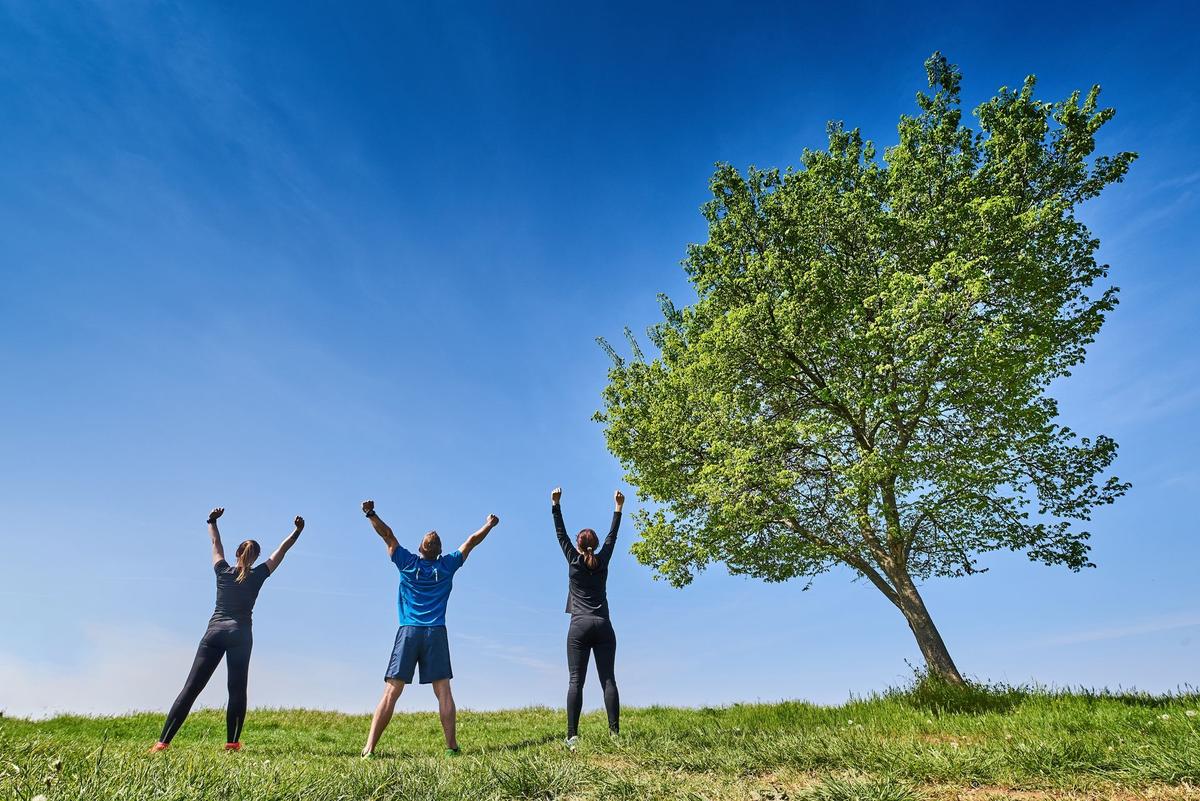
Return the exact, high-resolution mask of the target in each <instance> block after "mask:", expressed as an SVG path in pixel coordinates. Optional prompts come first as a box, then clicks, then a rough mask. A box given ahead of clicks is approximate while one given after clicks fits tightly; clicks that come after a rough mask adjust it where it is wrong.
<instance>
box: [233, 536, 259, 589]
mask: <svg viewBox="0 0 1200 801" xmlns="http://www.w3.org/2000/svg"><path fill="white" fill-rule="evenodd" d="M258 553H259V548H258V543H257V542H255V541H254V540H246V541H245V542H243V543H242V544H241V545H239V546H238V549H237V582H238V583H239V584H241V583H242V582H243V581H245V580H246V577H247V576H249V575H250V567H251V565H253V564H254V560H255V559H257V558H258Z"/></svg>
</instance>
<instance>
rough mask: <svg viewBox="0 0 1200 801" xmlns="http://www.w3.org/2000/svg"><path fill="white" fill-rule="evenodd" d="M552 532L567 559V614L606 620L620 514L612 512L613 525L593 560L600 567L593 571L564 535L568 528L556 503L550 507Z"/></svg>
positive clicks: (573, 544)
mask: <svg viewBox="0 0 1200 801" xmlns="http://www.w3.org/2000/svg"><path fill="white" fill-rule="evenodd" d="M553 512H554V532H555V533H556V534H558V544H559V545H560V546H562V552H563V556H565V557H566V558H567V565H569V567H568V571H567V572H568V576H569V577H570V589H569V590H568V591H567V609H566V611H567V614H570V615H590V616H592V617H603V618H607V617H608V589H607V587H608V562H609V560H610V559H612V554H613V549H614V548H616V545H617V529H618V528H620V527H621V513H620V512H613V517H612V526H611V527H610V528H609V529H608V536H607V537H605V538H604V543H603V544H602V545H601V546H600V550H598V551H596V559H597V560H598V561H599V563H600V565H599V567H597V568H596V569H595V570H590V569H588V566H587V563H586V562H584V560H583V554H581V553H580V552H579V551H578V550H577V549H576V548H575V543H573V542H571V538H570V537H568V536H567V526H566V524H565V523H563V516H562V509H560V508H559V506H558V504H554V506H553Z"/></svg>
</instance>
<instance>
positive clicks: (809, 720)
mask: <svg viewBox="0 0 1200 801" xmlns="http://www.w3.org/2000/svg"><path fill="white" fill-rule="evenodd" d="M160 724H161V717H160V715H158V714H141V715H129V716H123V717H113V718H80V717H60V718H55V719H53V720H46V721H38V722H34V721H26V720H20V719H0V801H7V800H8V799H22V800H26V799H33V798H36V797H37V796H39V795H41V796H45V797H46V798H47V799H48V800H49V801H55V800H56V799H81V800H82V799H88V800H89V801H91V800H92V799H199V798H205V799H210V798H211V799H284V798H288V799H312V801H334V800H335V799H389V800H390V799H395V800H396V801H399V800H400V799H405V800H406V801H407V800H408V799H414V800H419V799H442V798H445V799H459V798H464V799H550V798H563V799H591V798H594V799H645V798H663V799H666V798H671V799H674V798H685V799H718V798H720V799H725V798H730V799H760V800H761V799H812V800H813V801H834V800H835V799H864V801H865V800H866V799H871V800H872V801H893V800H895V801H909V800H911V799H952V798H964V799H977V800H978V801H984V800H985V799H990V798H995V799H1001V798H1019V799H1043V798H1109V799H1130V798H1156V799H1200V696H1198V695H1196V694H1189V695H1176V696H1170V697H1152V696H1143V695H1133V694H1130V695H1117V694H1108V693H1100V694H1092V693H1045V692H1037V691H1028V690H1019V689H999V690H997V689H991V690H981V689H971V690H966V691H963V690H950V689H948V688H943V687H938V686H935V685H931V684H928V683H926V684H918V685H916V686H915V687H913V688H910V689H908V690H904V691H896V692H891V693H887V694H884V695H882V696H878V697H873V698H869V699H864V700H856V701H851V702H850V703H847V704H845V705H843V706H839V707H817V706H812V705H809V704H803V703H784V704H773V705H738V706H732V707H726V708H719V709H668V708H655V707H651V708H643V709H629V710H625V711H624V713H623V715H622V730H623V731H622V736H621V738H620V739H619V740H617V741H611V740H610V739H609V737H608V736H607V731H606V726H605V724H604V722H603V720H602V718H601V717H600V716H598V715H589V716H586V717H585V720H584V723H583V726H582V727H581V729H582V731H581V733H582V735H583V738H582V744H581V747H580V748H579V750H578V751H576V752H574V753H571V752H568V751H567V750H566V749H565V748H564V747H563V745H562V730H563V714H562V712H561V711H555V710H550V709H524V710H517V711H510V712H487V713H476V712H469V711H460V714H459V730H460V741H461V744H462V746H463V755H462V756H460V757H446V756H444V755H443V753H442V744H441V737H440V730H439V727H438V723H437V719H436V716H435V715H433V714H429V713H425V714H398V715H397V716H396V718H395V720H394V722H393V723H392V726H391V728H390V729H389V730H388V732H387V734H386V735H385V736H384V740H383V742H382V744H381V747H380V757H381V758H380V759H378V760H376V761H373V762H364V761H362V760H360V759H359V758H358V751H359V749H360V748H361V746H362V741H363V738H364V736H365V733H366V729H367V718H366V717H365V716H353V715H341V714H333V713H325V712H310V711H300V710H277V711H263V710H258V711H254V712H252V713H251V715H250V718H249V720H248V721H247V725H246V731H245V736H244V738H243V740H244V742H245V749H244V750H243V751H242V752H240V753H225V752H223V751H222V750H221V746H222V744H223V742H224V717H223V715H222V713H220V712H212V711H209V712H200V713H197V714H194V715H193V716H192V717H191V718H190V719H189V720H188V722H187V724H186V725H185V726H184V728H183V730H182V732H181V733H180V734H179V736H178V737H177V738H176V740H175V744H174V745H173V746H172V748H171V750H169V751H167V752H165V753H163V754H156V755H149V754H147V753H146V749H147V748H148V747H149V746H150V745H151V744H152V743H153V741H154V739H155V736H156V735H157V732H158V727H159V726H160Z"/></svg>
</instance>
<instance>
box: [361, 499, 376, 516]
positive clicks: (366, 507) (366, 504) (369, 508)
mask: <svg viewBox="0 0 1200 801" xmlns="http://www.w3.org/2000/svg"><path fill="white" fill-rule="evenodd" d="M374 511H375V501H363V514H364V515H365V514H370V513H371V512H374Z"/></svg>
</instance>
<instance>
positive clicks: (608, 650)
mask: <svg viewBox="0 0 1200 801" xmlns="http://www.w3.org/2000/svg"><path fill="white" fill-rule="evenodd" d="M561 498H562V487H556V488H555V489H554V491H553V492H551V493H550V508H551V513H552V515H553V517H554V533H555V534H557V535H558V544H559V547H560V548H562V552H563V556H565V557H566V558H567V580H568V589H567V614H569V615H570V616H571V625H570V627H569V628H568V629H567V669H568V671H569V673H570V683H569V684H568V685H567V747H568V748H570V749H571V750H575V746H576V745H577V744H578V743H579V713H580V711H581V710H582V709H583V683H584V681H585V680H586V679H587V667H588V658H589V657H590V656H591V655H592V654H595V656H596V673H597V674H598V675H599V676H600V686H601V687H602V688H603V690H604V709H605V711H606V712H607V713H608V731H609V734H610V735H611V736H613V737H615V736H617V734H618V733H619V732H620V729H621V697H620V694H619V693H618V692H617V679H616V675H615V666H616V661H617V635H616V632H614V631H613V627H612V620H610V619H609V614H608V563H609V561H610V560H611V559H612V555H613V550H614V549H615V548H616V545H617V529H619V528H620V527H621V507H622V506H624V505H625V495H624V494H623V493H622V492H621V491H620V490H617V491H616V492H614V493H613V501H614V502H615V505H616V508H615V509H614V510H613V516H612V525H611V526H609V529H608V536H607V537H605V538H604V544H603V545H600V541H599V539H598V538H597V537H596V532H595V531H593V530H592V529H590V528H585V529H581V530H580V532H579V534H578V535H577V536H576V537H575V542H573V543H572V542H571V540H570V538H569V537H568V536H567V526H566V524H565V523H563V516H562V507H561V506H560V505H559V501H560V500H561ZM597 548H599V550H597Z"/></svg>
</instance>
